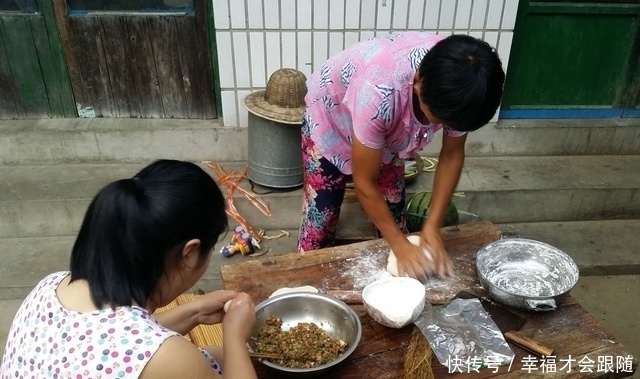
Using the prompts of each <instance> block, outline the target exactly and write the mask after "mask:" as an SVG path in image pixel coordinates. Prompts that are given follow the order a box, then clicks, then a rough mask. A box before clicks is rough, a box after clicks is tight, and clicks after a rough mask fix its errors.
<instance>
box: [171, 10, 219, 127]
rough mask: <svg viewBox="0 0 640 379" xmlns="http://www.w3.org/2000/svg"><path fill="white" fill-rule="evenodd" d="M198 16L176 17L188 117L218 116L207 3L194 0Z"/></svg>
mask: <svg viewBox="0 0 640 379" xmlns="http://www.w3.org/2000/svg"><path fill="white" fill-rule="evenodd" d="M195 12H196V13H195V14H196V16H195V17H194V16H186V17H180V18H177V19H176V23H177V29H178V39H179V40H180V41H181V44H180V46H179V53H180V62H181V67H182V72H183V77H184V78H185V94H186V98H187V104H188V109H189V118H215V117H216V111H215V99H214V89H213V76H212V72H211V61H210V54H209V50H208V49H209V46H208V45H207V30H206V7H205V4H204V0H195Z"/></svg>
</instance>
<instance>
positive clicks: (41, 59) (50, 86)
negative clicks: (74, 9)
mask: <svg viewBox="0 0 640 379" xmlns="http://www.w3.org/2000/svg"><path fill="white" fill-rule="evenodd" d="M29 21H30V24H31V25H30V26H31V31H32V33H33V41H34V44H35V47H36V51H37V54H38V60H37V61H35V62H25V64H34V65H39V68H40V71H41V72H42V78H43V81H44V85H45V88H46V94H47V103H48V105H49V113H48V116H49V117H64V107H63V104H62V103H63V102H64V101H65V100H68V99H63V94H62V92H61V90H62V88H61V86H60V82H59V76H58V71H57V70H56V67H55V65H54V62H53V61H54V57H53V54H52V53H51V46H50V44H49V38H48V35H47V29H46V26H45V24H44V19H43V18H42V17H30V18H29Z"/></svg>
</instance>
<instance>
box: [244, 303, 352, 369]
mask: <svg viewBox="0 0 640 379" xmlns="http://www.w3.org/2000/svg"><path fill="white" fill-rule="evenodd" d="M274 318H278V319H280V320H281V321H282V327H281V329H282V331H284V332H285V333H284V334H285V335H286V337H287V338H289V337H290V338H292V339H291V340H289V341H287V343H286V344H281V345H282V346H283V347H282V348H283V349H285V352H284V353H283V360H282V361H280V362H282V363H283V364H287V366H285V365H281V364H278V363H276V360H270V359H264V358H262V359H260V362H261V363H262V364H264V365H265V366H267V367H270V368H272V369H274V370H277V371H279V372H281V373H282V374H286V375H287V376H294V377H310V376H315V375H318V374H321V373H324V372H326V371H328V370H330V369H332V368H333V367H335V366H336V365H339V364H340V363H341V362H343V361H344V360H345V359H346V358H347V357H348V356H349V355H351V353H353V351H354V350H355V349H356V347H357V346H358V343H359V342H360V337H361V336H362V325H361V324H360V318H359V317H358V315H357V314H356V313H355V312H354V311H353V309H351V307H350V306H348V305H347V304H345V303H344V302H342V301H340V300H338V299H336V298H334V297H331V296H328V295H324V294H319V293H310V292H293V293H287V294H282V295H278V296H274V297H271V298H268V299H266V300H265V301H263V302H261V303H260V304H258V305H257V306H256V319H257V321H256V325H255V327H254V329H253V333H252V337H251V338H250V339H249V342H248V345H249V350H250V351H253V352H262V353H264V352H273V349H274V346H273V345H269V343H270V342H271V341H268V340H267V337H269V335H268V334H267V335H265V331H268V328H269V327H268V324H272V323H273V320H274ZM265 327H266V328H265ZM292 329H293V331H292ZM289 333H290V334H289ZM301 333H302V334H301ZM305 334H308V335H305ZM282 338H283V336H282V335H280V336H274V339H275V340H278V339H279V341H280V342H282V341H283V339H282ZM301 338H305V340H304V341H302V340H300V339H301ZM322 338H324V339H325V340H324V341H325V343H318V346H314V347H313V348H307V349H306V351H305V352H300V351H298V350H296V349H295V346H294V345H296V344H298V343H304V345H305V346H311V345H313V343H311V344H310V343H309V341H310V340H309V339H311V341H312V342H313V340H314V339H318V340H319V341H320V340H322ZM326 338H329V339H330V340H331V341H330V343H326ZM320 345H322V346H320ZM336 345H340V346H342V348H341V349H340V352H339V353H335V352H334V348H335V347H336ZM266 346H269V348H270V349H271V350H272V351H265V347H266ZM323 346H327V348H324V347H323ZM314 349H315V350H314ZM297 354H298V355H297ZM334 355H335V357H334V359H331V360H330V361H328V362H326V363H325V362H324V360H326V359H327V357H328V356H334ZM298 357H300V358H299V359H298ZM310 365H312V367H305V366H310ZM288 366H298V367H288Z"/></svg>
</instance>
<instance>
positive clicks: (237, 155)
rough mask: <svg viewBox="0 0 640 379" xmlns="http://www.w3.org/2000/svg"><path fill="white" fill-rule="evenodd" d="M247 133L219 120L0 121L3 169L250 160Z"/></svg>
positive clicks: (101, 119) (96, 119)
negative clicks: (166, 160) (167, 160)
mask: <svg viewBox="0 0 640 379" xmlns="http://www.w3.org/2000/svg"><path fill="white" fill-rule="evenodd" d="M246 141H247V133H246V130H243V129H239V128H224V127H222V124H221V122H220V121H218V120H177V119H128V118H117V119H113V118H94V119H85V118H78V119H39V120H3V121H0V164H11V165H13V164H20V165H22V164H43V163H46V164H53V163H69V162H76V163H77V162H115V161H117V162H141V161H147V160H154V159H157V158H159V157H162V158H173V159H181V160H189V161H202V160H207V159H216V160H224V161H239V160H245V159H247V142H246Z"/></svg>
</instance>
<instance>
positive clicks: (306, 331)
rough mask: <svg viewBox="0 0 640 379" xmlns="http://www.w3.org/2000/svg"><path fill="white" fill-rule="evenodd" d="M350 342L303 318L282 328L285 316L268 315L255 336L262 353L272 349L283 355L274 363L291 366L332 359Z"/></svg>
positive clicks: (302, 366) (300, 366)
mask: <svg viewBox="0 0 640 379" xmlns="http://www.w3.org/2000/svg"><path fill="white" fill-rule="evenodd" d="M346 347H347V343H346V342H345V341H342V340H340V339H336V338H331V337H329V335H327V333H326V332H325V331H324V330H322V328H320V327H319V326H318V325H316V324H314V323H310V322H301V323H299V324H298V325H296V326H294V327H293V328H291V329H289V330H288V331H283V330H282V319H280V317H278V316H272V317H270V318H268V319H267V322H266V325H265V326H263V327H262V328H261V329H260V331H259V332H258V335H257V336H256V337H255V348H256V351H258V352H260V353H272V354H278V355H280V356H282V359H270V361H272V362H273V363H276V364H278V365H280V366H284V367H290V368H311V367H316V366H320V365H323V364H325V363H329V362H331V361H333V360H335V359H336V358H338V356H340V354H342V353H344V351H345V350H346Z"/></svg>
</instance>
